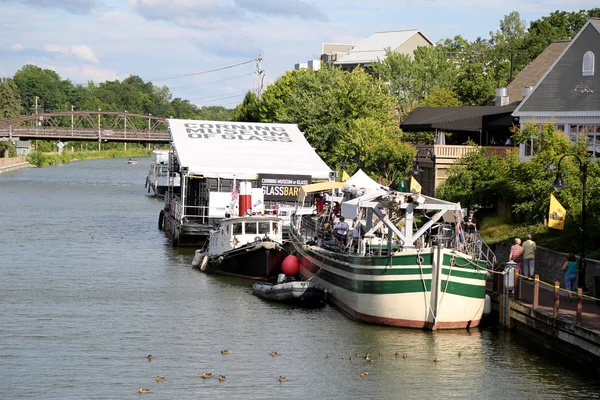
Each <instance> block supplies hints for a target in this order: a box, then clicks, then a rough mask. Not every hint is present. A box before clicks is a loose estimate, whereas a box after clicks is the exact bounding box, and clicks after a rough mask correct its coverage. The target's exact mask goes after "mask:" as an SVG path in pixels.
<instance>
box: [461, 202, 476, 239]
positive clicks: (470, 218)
mask: <svg viewBox="0 0 600 400" xmlns="http://www.w3.org/2000/svg"><path fill="white" fill-rule="evenodd" d="M464 230H465V232H466V234H467V241H468V242H471V241H473V234H474V233H475V232H476V231H477V219H475V212H474V211H473V210H471V211H469V215H467V216H466V217H465V220H464Z"/></svg>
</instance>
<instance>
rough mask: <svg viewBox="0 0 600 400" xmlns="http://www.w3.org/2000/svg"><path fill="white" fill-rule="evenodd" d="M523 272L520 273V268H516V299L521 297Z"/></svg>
mask: <svg viewBox="0 0 600 400" xmlns="http://www.w3.org/2000/svg"><path fill="white" fill-rule="evenodd" d="M520 292H521V274H520V273H519V270H518V269H516V268H515V288H514V291H513V293H514V296H515V300H519V297H521V293H520Z"/></svg>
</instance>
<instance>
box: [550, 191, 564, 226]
mask: <svg viewBox="0 0 600 400" xmlns="http://www.w3.org/2000/svg"><path fill="white" fill-rule="evenodd" d="M566 217H567V210H565V208H564V207H563V206H562V205H561V204H560V203H559V202H558V200H556V197H554V195H553V194H551V195H550V212H549V215H548V228H554V229H560V230H563V229H564V227H565V218H566Z"/></svg>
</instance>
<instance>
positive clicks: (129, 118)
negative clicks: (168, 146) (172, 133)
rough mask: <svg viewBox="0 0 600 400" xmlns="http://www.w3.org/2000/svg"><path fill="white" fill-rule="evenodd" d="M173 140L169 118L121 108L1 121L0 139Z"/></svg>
mask: <svg viewBox="0 0 600 400" xmlns="http://www.w3.org/2000/svg"><path fill="white" fill-rule="evenodd" d="M3 138H9V139H11V140H12V139H13V138H15V139H17V138H18V139H19V140H30V139H36V140H59V141H98V142H139V143H150V142H152V143H169V142H170V138H169V131H168V128H167V124H166V120H165V118H161V117H156V116H153V115H142V114H133V113H126V112H118V111H71V112H58V113H45V114H33V115H27V116H23V117H19V118H15V119H10V120H5V121H0V140H1V139H3Z"/></svg>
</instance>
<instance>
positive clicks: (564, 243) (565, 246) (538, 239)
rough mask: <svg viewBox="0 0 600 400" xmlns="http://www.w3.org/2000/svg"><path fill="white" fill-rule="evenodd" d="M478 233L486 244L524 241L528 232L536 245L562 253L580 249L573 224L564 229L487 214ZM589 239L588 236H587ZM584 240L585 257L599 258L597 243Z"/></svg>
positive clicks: (577, 235)
mask: <svg viewBox="0 0 600 400" xmlns="http://www.w3.org/2000/svg"><path fill="white" fill-rule="evenodd" d="M479 233H480V234H481V237H482V238H483V240H485V241H486V243H488V244H500V245H508V246H509V245H512V244H513V243H514V239H515V238H520V239H521V240H522V241H525V236H526V235H527V234H528V233H530V234H531V236H533V240H534V241H535V243H536V244H537V245H538V246H542V247H546V248H549V249H551V250H555V251H560V252H563V253H570V252H573V253H575V254H577V255H579V251H580V249H581V236H580V233H579V228H578V227H577V226H576V225H574V224H567V226H565V230H562V231H560V230H557V229H552V228H548V227H547V226H545V225H544V224H535V225H526V224H509V223H506V222H505V221H504V219H503V218H502V217H500V216H489V217H486V218H485V219H483V220H482V221H481V222H480V230H479ZM588 239H589V238H588ZM592 242H593V241H591V240H586V247H587V250H586V257H587V258H590V259H599V258H600V248H599V247H598V243H595V242H594V243H592Z"/></svg>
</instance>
